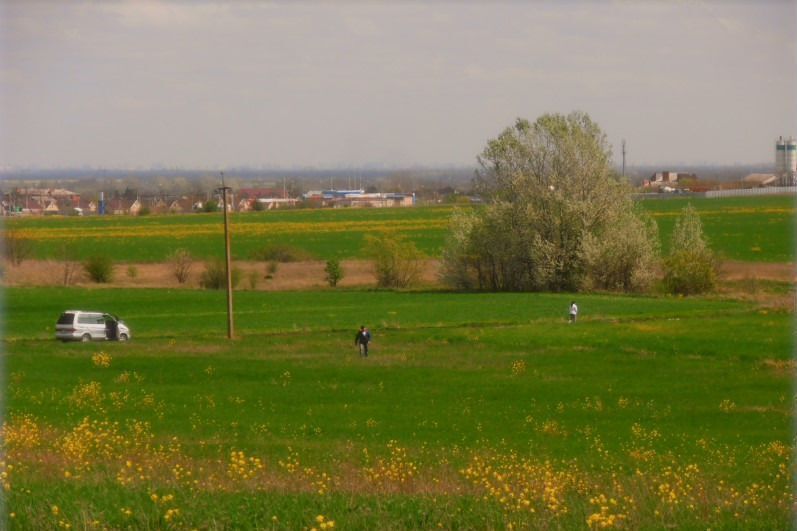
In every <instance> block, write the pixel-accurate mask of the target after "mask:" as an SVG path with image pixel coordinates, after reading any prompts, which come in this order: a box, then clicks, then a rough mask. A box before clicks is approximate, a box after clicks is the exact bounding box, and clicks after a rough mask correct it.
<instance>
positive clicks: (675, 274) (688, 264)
mask: <svg viewBox="0 0 797 531" xmlns="http://www.w3.org/2000/svg"><path fill="white" fill-rule="evenodd" d="M718 265H719V263H718V261H717V258H716V256H715V255H714V252H713V251H712V250H711V249H710V248H709V245H708V241H707V240H706V238H705V235H704V234H703V225H702V223H701V222H700V216H699V215H698V213H697V211H696V210H695V209H694V208H693V207H692V205H687V206H686V207H685V208H684V209H683V210H682V211H681V215H680V217H679V218H678V219H677V220H676V221H675V227H674V228H673V231H672V240H671V243H670V254H669V255H668V256H667V257H666V258H665V259H664V286H665V289H666V290H667V292H668V293H673V294H679V295H695V294H698V293H706V292H709V291H712V290H713V289H714V288H715V287H716V284H717V269H718Z"/></svg>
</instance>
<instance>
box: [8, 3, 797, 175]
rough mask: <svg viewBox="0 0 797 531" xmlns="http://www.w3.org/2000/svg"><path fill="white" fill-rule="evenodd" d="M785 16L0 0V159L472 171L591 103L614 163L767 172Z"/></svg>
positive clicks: (703, 7) (535, 6)
mask: <svg viewBox="0 0 797 531" xmlns="http://www.w3.org/2000/svg"><path fill="white" fill-rule="evenodd" d="M795 43H797V2H795V1H785V0H784V1H774V0H770V1H758V2H756V1H752V0H751V1H750V2H740V1H739V2H720V1H716V2H700V1H648V2H610V1H608V0H607V1H586V0H584V1H581V2H575V1H570V2H567V1H565V2H553V1H551V2H531V1H529V2H503V3H497V4H496V3H494V2H476V1H472V2H469V3H464V4H461V3H458V4H447V3H440V2H428V3H406V2H403V3H382V2H357V3H348V4H344V3H327V2H323V3H322V2H304V3H294V2H291V3H287V2H286V3H269V4H266V3H249V2H218V3H217V2H190V3H188V2H139V1H136V2H117V1H114V2H110V1H109V2H91V3H83V2H72V1H70V2H43V1H38V2H37V1H33V2H30V1H13V0H0V61H1V63H0V69H1V71H0V166H4V167H9V166H12V167H28V166H36V167H67V166H84V165H85V166H94V167H116V168H147V167H152V166H167V167H192V168H225V167H234V166H242V165H249V166H255V167H258V166H266V167H286V168H288V167H308V166H314V167H341V166H355V167H359V166H364V165H373V164H377V165H387V166H408V165H425V166H434V165H472V164H474V163H475V158H476V155H477V154H478V153H479V152H480V151H481V150H482V149H483V147H484V146H485V143H486V141H487V140H488V139H489V138H493V137H495V136H496V135H497V134H498V133H499V132H500V131H501V130H502V129H503V128H504V127H506V126H507V125H510V124H511V123H513V122H514V120H515V118H517V117H525V118H528V119H530V120H534V119H536V118H537V117H538V116H539V115H541V114H543V113H546V112H559V113H568V112H570V111H572V110H583V111H586V112H587V113H589V114H590V115H591V116H592V118H593V119H594V120H595V121H597V122H598V124H600V126H601V127H602V128H603V130H604V131H605V132H606V133H607V135H608V136H609V139H610V141H611V143H612V145H613V146H614V148H615V158H616V159H617V160H619V159H620V155H619V151H620V150H619V146H620V142H621V139H622V138H625V139H626V141H627V146H628V159H627V160H628V164H631V165H633V164H648V163H685V164H686V163H703V162H709V163H721V164H734V163H758V162H766V163H772V161H773V160H774V141H775V139H776V138H777V137H778V136H779V135H784V136H786V135H795V134H797V131H796V130H795V129H797V101H796V100H797V57H796V53H795V52H796V50H795Z"/></svg>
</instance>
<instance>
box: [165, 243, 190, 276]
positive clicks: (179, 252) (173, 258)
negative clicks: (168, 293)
mask: <svg viewBox="0 0 797 531" xmlns="http://www.w3.org/2000/svg"><path fill="white" fill-rule="evenodd" d="M168 260H169V263H170V264H171V266H172V274H173V275H174V278H176V279H177V282H178V283H180V284H185V283H186V281H188V275H189V274H190V273H191V267H192V266H193V265H194V257H193V256H191V252H190V251H188V249H175V250H174V252H173V253H172V254H170V255H169V259H168Z"/></svg>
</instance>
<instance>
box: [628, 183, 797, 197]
mask: <svg viewBox="0 0 797 531" xmlns="http://www.w3.org/2000/svg"><path fill="white" fill-rule="evenodd" d="M782 194H792V195H797V186H769V187H766V188H744V189H738V190H710V191H708V192H685V193H674V192H669V193H668V192H662V193H658V194H656V193H653V194H634V199H676V198H679V197H706V198H709V199H712V198H716V197H745V196H754V195H782Z"/></svg>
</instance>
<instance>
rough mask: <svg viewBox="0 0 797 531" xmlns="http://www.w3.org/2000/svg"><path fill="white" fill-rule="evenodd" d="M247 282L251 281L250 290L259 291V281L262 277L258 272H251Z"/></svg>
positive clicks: (247, 276)
mask: <svg viewBox="0 0 797 531" xmlns="http://www.w3.org/2000/svg"><path fill="white" fill-rule="evenodd" d="M246 278H247V280H249V289H252V290H254V289H257V281H258V280H259V279H260V275H259V274H258V272H257V271H250V272H249V274H248V275H246Z"/></svg>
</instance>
